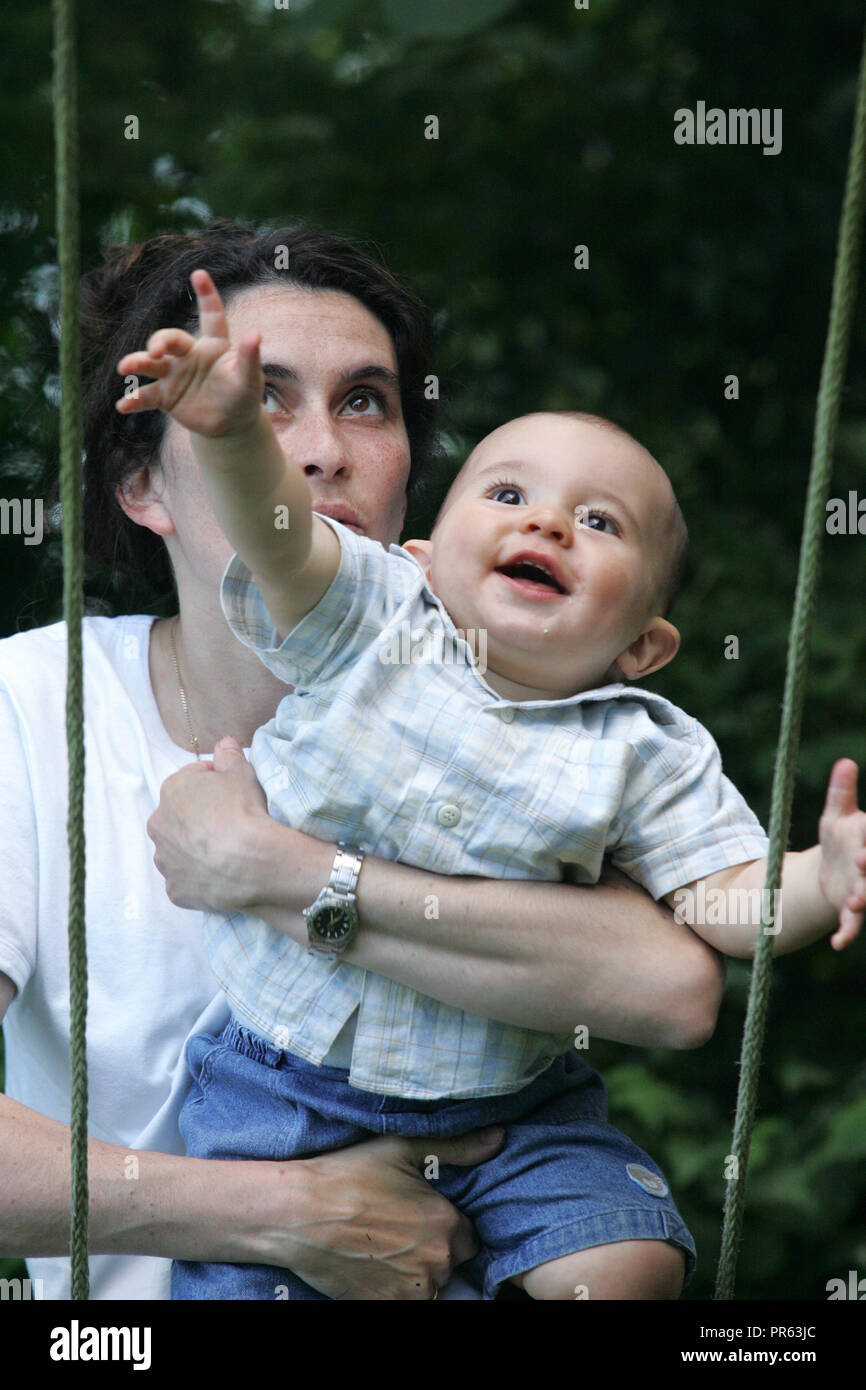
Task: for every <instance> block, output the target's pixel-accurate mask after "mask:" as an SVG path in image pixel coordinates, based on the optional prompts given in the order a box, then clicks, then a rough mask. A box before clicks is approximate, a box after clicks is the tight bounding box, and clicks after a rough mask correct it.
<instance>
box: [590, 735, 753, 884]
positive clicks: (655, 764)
mask: <svg viewBox="0 0 866 1390" xmlns="http://www.w3.org/2000/svg"><path fill="white" fill-rule="evenodd" d="M654 734H655V736H654V738H653V739H652V740H650V741H649V742H650V746H647V745H646V742H642V743H641V744H640V745H639V746H638V748H637V749H636V754H637V761H636V765H635V767H634V769H633V771H632V774H631V775H630V776H629V779H628V784H627V788H626V793H625V796H624V798H623V801H622V805H621V807H620V811H619V814H618V816H617V819H616V822H615V824H614V826H613V827H612V832H613V843H612V844H611V843H609V844H608V851H609V852H610V854H611V858H612V860H613V863H614V864H615V865H616V867H617V868H618V869H622V871H623V872H624V873H626V874H628V876H629V878H632V879H634V880H635V881H636V882H637V883H640V884H642V885H643V886H644V887H645V888H646V889H647V890H648V891H649V892H650V893H651V894H652V895H653V897H654V898H656V899H659V898H662V897H664V895H665V894H666V893H671V892H673V890H674V889H676V888H682V887H684V886H685V885H686V884H687V883H692V882H694V881H695V880H696V879H699V878H704V877H706V875H707V874H711V873H716V872H718V871H719V870H720V869H726V868H733V867H735V866H736V865H737V864H746V863H749V862H750V861H751V860H754V859H761V858H763V857H764V856H765V855H766V853H767V850H768V847H769V842H768V839H767V836H766V834H765V833H764V830H763V828H762V826H761V823H760V821H759V820H758V818H757V816H756V815H755V814H754V812H753V811H752V810H751V809H750V807H749V806H748V805H747V803H746V801H745V800H744V798H743V797H742V796H741V795H740V793H739V792H738V791H737V789H736V787H735V786H734V785H733V783H732V782H731V781H730V780H729V779H728V778H727V777H726V776H725V775H724V773H723V772H722V759H721V755H720V753H719V750H718V747H717V746H716V743H715V741H714V740H713V738H712V737H711V736H710V734H708V733H707V731H706V729H704V728H702V727H701V725H700V724H698V723H697V722H696V721H695V720H689V721H688V725H687V726H686V727H685V728H681V729H678V730H677V731H676V734H677V736H675V737H671V736H670V735H669V733H667V732H666V731H665V728H664V726H659V725H657V726H656V727H655V731H654Z"/></svg>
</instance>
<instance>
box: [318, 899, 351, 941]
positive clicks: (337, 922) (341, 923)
mask: <svg viewBox="0 0 866 1390" xmlns="http://www.w3.org/2000/svg"><path fill="white" fill-rule="evenodd" d="M314 925H315V929H316V935H317V936H320V937H323V938H324V940H325V941H341V940H342V938H343V937H344V936H346V934H347V933H348V932H349V930H350V928H351V925H352V923H351V920H350V918H349V915H348V913H347V912H346V909H345V908H344V907H321V908H320V909H319V911H318V912H317V913H316V917H315V923H314Z"/></svg>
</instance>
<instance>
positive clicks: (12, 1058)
mask: <svg viewBox="0 0 866 1390" xmlns="http://www.w3.org/2000/svg"><path fill="white" fill-rule="evenodd" d="M153 621H154V620H153V618H152V617H148V616H143V615H135V616H131V617H123V618H86V619H85V621H84V703H85V778H86V782H85V803H84V815H85V844H86V856H87V859H86V884H85V888H86V901H85V919H86V927H87V953H88V989H89V998H88V1014H87V1061H88V1091H89V1097H88V1100H89V1104H88V1133H89V1134H90V1135H91V1136H92V1137H93V1138H95V1139H102V1140H104V1141H105V1142H107V1143H110V1144H117V1145H119V1146H121V1147H122V1148H125V1149H128V1150H129V1151H130V1152H132V1151H133V1150H136V1149H150V1150H153V1151H155V1152H159V1153H183V1152H184V1149H183V1143H182V1140H181V1137H180V1133H179V1131H178V1115H179V1113H180V1108H181V1105H182V1104H183V1100H184V1097H185V1095H186V1092H187V1090H188V1087H189V1075H188V1073H187V1070H186V1065H185V1063H184V1046H185V1043H186V1040H187V1038H188V1036H189V1035H190V1033H193V1032H202V1031H203V1032H208V1033H219V1032H220V1031H221V1030H222V1029H223V1028H224V1027H225V1025H226V1023H228V1021H229V1017H230V1011H229V1008H228V1005H227V1003H226V1001H225V998H224V996H223V995H222V993H221V992H219V990H218V986H217V982H216V980H215V978H214V976H213V975H212V973H211V969H210V966H209V964H208V958H207V952H206V951H205V949H204V945H203V938H202V930H201V928H202V914H201V913H200V912H190V911H186V910H184V909H183V908H179V907H175V906H174V904H173V903H172V902H171V901H170V900H169V898H168V896H167V895H166V892H165V885H164V882H163V879H162V876H161V875H160V874H159V872H158V871H157V869H156V868H155V866H154V863H153V843H152V841H151V840H150V839H149V838H148V835H147V831H146V829H145V826H146V823H147V820H148V817H149V816H150V815H151V813H152V812H153V811H154V809H155V808H156V806H157V804H158V802H159V789H160V786H161V784H162V783H163V782H164V780H165V778H166V777H169V776H171V774H172V773H173V772H177V770H178V768H180V767H183V766H184V765H185V764H186V763H188V762H192V760H193V755H192V754H191V753H189V752H187V751H186V750H185V749H183V748H179V747H178V746H177V744H175V743H172V741H171V739H170V738H169V736H168V734H167V732H166V729H165V726H164V724H163V722H162V719H161V718H160V714H159V710H158V709H157V705H156V700H155V699H154V695H153V688H152V686H151V683H150V671H149V662H148V656H149V647H150V628H151V625H152V623H153ZM0 750H2V752H0V760H2V761H0V767H2V772H0V970H2V971H3V972H4V973H5V974H6V975H8V976H9V978H10V979H11V980H12V981H13V983H14V984H15V985H16V987H17V990H18V993H17V994H16V995H15V998H14V999H13V1000H12V1003H11V1004H10V1005H9V1008H8V1009H7V1011H6V1016H5V1018H4V1021H3V1032H4V1036H5V1042H6V1085H5V1091H6V1094H7V1095H8V1096H11V1097H12V1098H13V1099H14V1100H17V1101H20V1102H21V1104H22V1105H27V1106H29V1107H30V1108H31V1109H32V1110H35V1111H37V1112H38V1113H39V1114H42V1115H48V1116H50V1117H51V1118H52V1119H56V1120H60V1121H61V1122H62V1123H63V1124H68V1123H69V1119H70V1067H69V956H68V940H67V929H68V903H69V871H68V852H67V847H66V846H67V836H66V815H67V756H66V629H65V626H64V624H63V623H55V624H53V625H52V626H50V627H43V628H37V629H35V630H34V631H32V632H26V633H20V634H18V635H17V636H15V637H8V638H5V639H3V640H0ZM329 1060H330V1058H329ZM130 1181H134V1179H130ZM27 1267H28V1273H29V1274H30V1277H31V1279H33V1280H37V1279H38V1280H41V1281H42V1290H41V1295H40V1296H41V1297H43V1298H45V1299H68V1298H69V1291H70V1274H69V1260H68V1259H67V1258H59V1257H58V1258H54V1259H30V1260H28V1261H27ZM170 1270H171V1262H170V1261H169V1260H167V1259H158V1258H154V1257H152V1256H147V1255H92V1256H91V1258H90V1297H91V1298H92V1299H142V1300H149V1299H167V1298H169V1296H170ZM36 1288H37V1289H38V1288H39V1285H36ZM440 1297H441V1298H448V1299H467V1300H477V1299H479V1298H480V1295H479V1293H478V1292H477V1291H476V1290H475V1289H474V1288H472V1287H471V1286H470V1285H469V1284H467V1283H466V1281H465V1280H464V1279H463V1278H462V1277H461V1276H460V1275H459V1274H458V1275H455V1276H454V1277H453V1278H452V1279H451V1281H450V1283H449V1284H448V1286H447V1288H446V1289H443V1291H442V1293H441V1294H440Z"/></svg>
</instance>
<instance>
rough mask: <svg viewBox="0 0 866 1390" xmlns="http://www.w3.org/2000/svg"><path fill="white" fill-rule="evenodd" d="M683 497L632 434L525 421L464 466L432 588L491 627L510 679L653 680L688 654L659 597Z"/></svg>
mask: <svg viewBox="0 0 866 1390" xmlns="http://www.w3.org/2000/svg"><path fill="white" fill-rule="evenodd" d="M672 499H673V493H672V490H671V487H670V483H669V482H668V480H667V477H666V476H665V474H664V473H663V471H662V470H661V469H660V468H659V466H658V465H657V464H656V463H655V461H654V460H653V459H652V457H651V455H649V454H648V453H646V451H645V450H643V449H642V448H641V447H640V446H639V445H637V444H635V443H633V442H632V441H631V440H629V439H628V438H627V437H625V436H623V435H619V434H616V433H614V432H613V431H610V430H606V429H603V428H601V427H600V426H598V425H595V424H590V423H588V422H584V421H579V420H574V419H571V418H569V417H566V416H559V415H544V414H538V415H531V416H526V417H524V418H522V419H519V420H514V421H512V422H511V423H509V424H507V425H503V426H502V427H501V428H500V429H497V430H494V432H493V433H492V434H490V435H488V436H487V438H486V439H483V440H482V441H481V443H480V444H479V445H478V447H477V448H476V449H475V450H474V451H473V452H472V454H470V456H469V458H468V460H467V462H466V464H465V465H464V468H463V470H462V472H461V474H460V475H459V479H458V481H457V484H456V487H455V491H454V493H453V494H452V499H451V501H450V502H449V504H448V507H447V509H446V511H445V512H444V513H443V515H442V516H441V517H440V519H439V521H438V522H437V524H436V526H435V528H434V531H433V535H432V536H431V546H432V557H431V562H430V572H429V573H430V583H431V587H432V589H433V591H434V593H436V594H437V595H438V597H439V598H440V599H441V600H442V602H443V604H444V605H445V608H446V609H447V611H448V613H449V614H450V616H451V618H452V620H453V622H454V623H455V625H456V626H457V627H459V628H462V629H463V630H464V631H466V630H468V629H470V628H473V629H476V630H478V629H486V630H487V643H488V658H487V661H488V668H489V670H490V671H491V672H492V673H495V674H498V675H500V676H502V677H504V678H505V679H506V680H507V681H510V682H515V683H519V684H521V685H525V686H528V687H530V688H531V689H533V690H536V691H544V692H545V693H546V694H548V695H553V696H557V695H558V696H565V695H569V694H574V693H576V692H577V691H579V690H586V689H590V688H592V687H593V686H597V685H603V684H605V683H606V681H609V680H621V679H622V678H623V676H628V677H629V678H630V679H636V678H639V677H640V676H641V675H645V674H647V668H649V669H657V667H658V666H659V665H664V664H665V661H669V660H670V659H671V657H672V656H673V655H674V654H675V652H676V643H674V645H673V649H672V650H671V649H670V645H671V642H672V641H674V639H673V638H672V637H671V635H670V634H674V637H676V629H674V628H672V627H671V624H670V623H665V620H664V619H662V618H660V617H658V615H657V613H656V612H655V609H654V605H655V596H656V594H657V592H658V585H659V581H660V579H661V577H662V567H663V565H664V563H665V555H664V548H663V546H662V544H661V540H660V538H661V535H662V532H663V523H664V520H665V518H666V517H667V516H668V514H669V512H670V508H671V505H672ZM648 631H649V633H650V636H649V637H648V638H647V637H646V636H645V634H646V633H647V632H648ZM635 643H637V648H635V646H634V644H635ZM657 648H658V650H657ZM660 652H663V653H664V660H656V659H655V658H656V657H657V656H658V655H659V653H660ZM620 658H623V659H622V660H620ZM616 662H619V665H618V666H614V663H616ZM488 680H490V677H489V676H488ZM491 683H493V682H491Z"/></svg>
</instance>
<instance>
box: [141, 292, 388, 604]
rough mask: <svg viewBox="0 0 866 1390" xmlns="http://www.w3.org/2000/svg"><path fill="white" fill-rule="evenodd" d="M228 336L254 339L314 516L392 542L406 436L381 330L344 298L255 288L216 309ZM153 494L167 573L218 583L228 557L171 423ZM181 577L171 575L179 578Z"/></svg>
mask: <svg viewBox="0 0 866 1390" xmlns="http://www.w3.org/2000/svg"><path fill="white" fill-rule="evenodd" d="M226 311H227V316H228V322H229V331H230V335H231V338H232V341H237V339H238V338H240V337H241V335H242V334H243V333H245V332H248V331H249V330H251V329H256V330H258V332H260V333H261V335H262V342H261V360H262V365H263V367H264V373H265V382H266V388H265V405H266V407H267V409H268V411H269V412H270V414H271V418H272V421H273V425H274V429H275V431H276V434H277V438H278V439H279V441H280V445H281V446H282V448H283V450H284V451H285V453H287V454H291V455H292V457H293V458H294V459H295V462H296V463H297V464H298V465H299V467H300V468H302V469H303V471H304V473H305V474H306V477H307V480H308V482H309V485H310V490H311V492H312V496H313V507H314V509H315V510H317V511H323V512H326V513H327V514H328V515H331V516H335V517H336V518H337V520H338V521H344V522H345V523H346V524H347V525H352V526H353V527H354V528H355V529H356V530H358V531H360V532H362V533H363V534H365V535H367V536H370V537H371V538H372V539H374V540H378V541H382V542H383V543H384V544H385V545H386V546H387V545H390V544H391V543H392V542H396V541H397V540H398V539H399V535H400V530H401V527H402V524H403V516H404V514H405V510H406V482H407V479H408V475H409V441H408V438H407V435H406V427H405V425H404V423H403V413H402V409H401V402H400V390H399V382H398V376H397V371H398V368H397V358H396V354H395V352H394V345H393V343H392V342H391V338H390V335H389V334H388V332H387V330H386V329H385V328H384V326H383V325H382V324H381V323H380V322H379V320H378V319H377V318H375V317H374V316H373V314H371V313H370V311H369V310H368V309H366V308H365V307H364V305H363V304H361V303H360V302H359V301H358V300H357V299H353V298H352V296H351V295H348V294H341V293H338V292H336V291H331V290H321V291H320V290H306V289H297V288H291V287H288V286H283V285H277V284H275V285H258V286H255V287H253V288H250V289H245V290H242V291H239V292H238V293H236V294H234V295H232V296H230V297H229V298H228V301H227V304H226ZM160 464H161V467H160V470H158V471H157V472H156V476H155V477H154V479H153V486H154V490H155V491H157V492H158V493H159V494H160V500H161V502H162V505H163V506H164V507H165V509H166V511H167V513H168V515H169V516H170V518H171V522H172V527H171V529H170V530H169V532H168V533H167V534H166V543H167V545H168V546H169V551H170V553H171V556H172V561H173V563H174V566H175V571H176V572H178V570H179V567H180V566H188V567H190V568H191V569H192V570H193V572H194V573H195V574H196V575H197V576H198V578H199V579H200V580H205V582H207V583H208V584H209V583H213V584H215V585H218V584H219V580H220V578H221V576H222V572H223V570H224V568H225V565H226V562H227V560H228V559H229V556H230V555H231V553H232V547H231V546H230V545H229V543H228V541H227V540H226V538H225V536H224V535H223V533H222V531H221V530H220V527H219V525H218V523H217V520H216V517H215V516H214V514H213V511H212V510H211V506H210V502H209V499H208V496H207V493H206V490H205V486H204V481H203V479H202V476H201V470H200V468H199V465H198V463H197V461H196V459H195V455H194V453H193V450H192V446H191V442H190V437H189V435H188V433H187V431H186V430H184V429H183V428H182V427H181V426H179V425H177V424H175V422H174V421H173V420H169V421H168V423H167V426H166V432H165V436H164V440H163V446H162V451H161V456H160ZM180 577H181V576H180V573H178V580H179V581H180Z"/></svg>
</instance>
